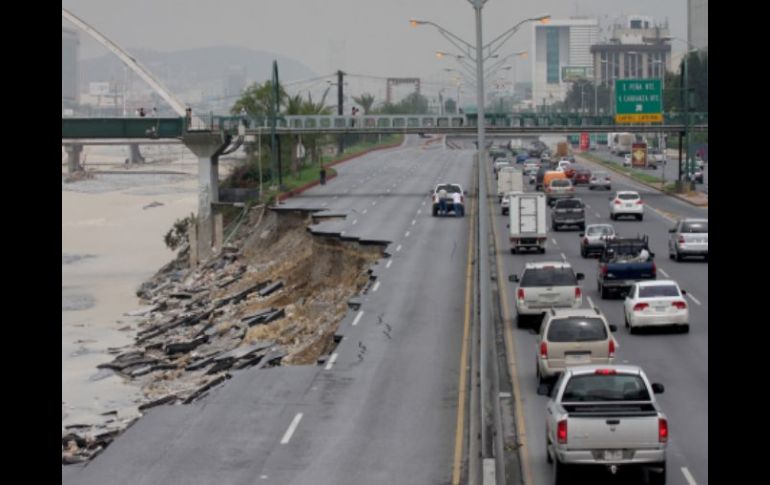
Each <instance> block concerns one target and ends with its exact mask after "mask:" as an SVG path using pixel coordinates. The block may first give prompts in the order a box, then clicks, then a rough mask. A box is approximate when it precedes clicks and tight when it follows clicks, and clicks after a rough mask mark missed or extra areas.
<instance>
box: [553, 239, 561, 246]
mask: <svg viewBox="0 0 770 485" xmlns="http://www.w3.org/2000/svg"><path fill="white" fill-rule="evenodd" d="M551 241H553V243H554V244H555V245H557V246H558V245H559V243H557V242H556V239H554V238H551Z"/></svg>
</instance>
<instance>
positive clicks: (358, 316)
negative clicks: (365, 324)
mask: <svg viewBox="0 0 770 485" xmlns="http://www.w3.org/2000/svg"><path fill="white" fill-rule="evenodd" d="M363 316H364V311H363V310H361V311H360V312H358V315H356V318H355V319H354V320H353V326H354V327H355V326H356V325H358V322H360V321H361V317H363Z"/></svg>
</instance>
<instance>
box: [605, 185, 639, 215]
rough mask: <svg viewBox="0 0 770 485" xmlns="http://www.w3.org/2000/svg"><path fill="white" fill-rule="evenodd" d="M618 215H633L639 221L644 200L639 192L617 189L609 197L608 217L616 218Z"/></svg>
mask: <svg viewBox="0 0 770 485" xmlns="http://www.w3.org/2000/svg"><path fill="white" fill-rule="evenodd" d="M620 216H634V217H636V218H637V219H639V220H640V221H641V220H642V219H644V201H642V196H640V195H639V192H634V191H632V190H619V191H618V192H616V193H615V196H614V197H610V219H612V220H616V219H617V218H618V217H620Z"/></svg>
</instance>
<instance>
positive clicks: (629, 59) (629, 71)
mask: <svg viewBox="0 0 770 485" xmlns="http://www.w3.org/2000/svg"><path fill="white" fill-rule="evenodd" d="M668 36H669V31H668V26H667V25H658V24H655V22H654V21H653V19H652V18H651V17H646V16H641V15H629V16H628V17H627V18H626V22H625V24H623V25H616V26H615V27H614V29H613V31H612V36H611V38H610V39H609V42H605V43H601V44H595V45H592V46H591V53H592V54H593V66H594V82H595V83H598V84H602V85H612V84H614V82H615V80H616V79H647V78H654V79H660V78H663V76H664V74H665V72H666V70H670V68H671V44H670V42H669V41H668V40H667V37H668Z"/></svg>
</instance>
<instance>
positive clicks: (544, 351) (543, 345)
mask: <svg viewBox="0 0 770 485" xmlns="http://www.w3.org/2000/svg"><path fill="white" fill-rule="evenodd" d="M540 357H542V358H544V359H547V358H548V344H547V343H546V342H540Z"/></svg>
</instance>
